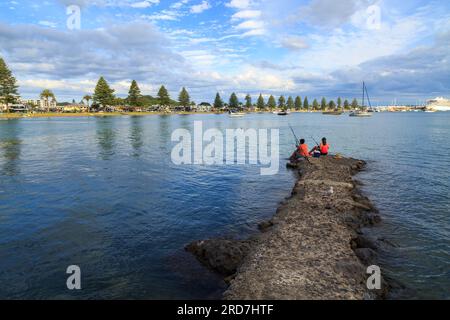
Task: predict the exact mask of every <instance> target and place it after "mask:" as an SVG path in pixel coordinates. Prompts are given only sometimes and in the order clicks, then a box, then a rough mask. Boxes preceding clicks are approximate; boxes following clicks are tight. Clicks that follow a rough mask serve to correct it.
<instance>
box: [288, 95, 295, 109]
mask: <svg viewBox="0 0 450 320" xmlns="http://www.w3.org/2000/svg"><path fill="white" fill-rule="evenodd" d="M294 107H295V104H294V99H292V97H291V96H289V98H288V100H287V108H288V109H290V110H293V109H294Z"/></svg>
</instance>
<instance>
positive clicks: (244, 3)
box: [226, 0, 250, 9]
mask: <svg viewBox="0 0 450 320" xmlns="http://www.w3.org/2000/svg"><path fill="white" fill-rule="evenodd" d="M226 6H227V7H230V8H237V9H246V8H248V7H249V6H250V0H231V1H230V2H229V3H227V4H226Z"/></svg>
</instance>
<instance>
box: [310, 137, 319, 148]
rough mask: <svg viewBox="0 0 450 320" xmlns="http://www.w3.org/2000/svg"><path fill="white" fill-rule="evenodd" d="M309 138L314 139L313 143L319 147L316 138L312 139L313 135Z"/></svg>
mask: <svg viewBox="0 0 450 320" xmlns="http://www.w3.org/2000/svg"><path fill="white" fill-rule="evenodd" d="M311 139H313V140H314V143H315V144H316V146H318V147H320V144H319V143H317V140H316V139H314V137H313V136H311Z"/></svg>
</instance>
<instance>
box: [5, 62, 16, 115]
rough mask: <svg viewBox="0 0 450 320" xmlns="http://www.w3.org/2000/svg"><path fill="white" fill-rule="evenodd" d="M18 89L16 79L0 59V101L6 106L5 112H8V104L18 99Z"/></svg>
mask: <svg viewBox="0 0 450 320" xmlns="http://www.w3.org/2000/svg"><path fill="white" fill-rule="evenodd" d="M18 88H19V87H18V86H17V84H16V78H14V76H13V75H12V72H11V70H9V68H8V66H7V65H6V63H5V61H4V60H3V59H2V58H1V57H0V101H2V102H3V103H4V104H5V105H6V112H9V104H10V103H14V102H16V100H17V99H18V98H19V93H18V91H17V90H18Z"/></svg>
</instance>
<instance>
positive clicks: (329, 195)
mask: <svg viewBox="0 0 450 320" xmlns="http://www.w3.org/2000/svg"><path fill="white" fill-rule="evenodd" d="M365 164H366V163H365V162H364V161H361V160H356V159H351V158H342V157H336V156H327V157H321V158H311V159H309V161H306V160H305V161H301V162H300V163H298V164H297V165H295V166H293V167H294V168H293V169H295V170H298V173H299V179H298V181H297V183H296V184H295V187H294V189H293V191H292V195H291V197H290V198H288V199H287V200H286V201H284V202H283V203H282V204H281V205H280V207H279V208H278V210H277V212H276V214H275V215H274V217H273V218H272V219H271V220H270V221H264V222H262V223H260V225H259V229H260V231H261V233H259V234H257V235H255V236H253V237H251V238H250V239H248V240H236V241H234V240H225V239H210V240H201V241H196V242H193V243H191V244H189V245H188V246H187V247H186V250H187V251H189V252H191V253H192V254H194V255H195V256H196V257H197V259H198V260H199V261H200V262H201V263H203V264H204V265H205V266H207V267H208V268H210V269H212V270H214V271H216V272H219V273H221V274H222V275H223V276H224V279H225V281H226V282H227V283H228V284H229V287H228V289H227V290H226V292H225V293H224V298H225V299H251V300H259V299H377V298H383V297H385V295H386V293H387V290H388V289H387V287H388V286H387V285H386V283H385V282H384V280H383V286H382V289H381V290H375V291H373V290H372V291H369V290H368V289H367V285H366V281H367V277H368V276H369V275H368V274H366V271H367V267H368V266H369V265H372V264H376V260H377V247H378V245H377V243H376V241H373V240H371V239H369V238H367V237H366V236H364V234H363V233H362V231H361V230H362V228H363V227H365V226H368V225H373V224H376V223H378V222H379V221H380V217H379V215H378V214H377V210H376V208H375V207H374V206H373V205H372V203H371V202H370V200H369V199H368V198H367V197H365V196H363V195H362V194H361V192H360V191H359V189H358V183H357V182H356V181H355V180H354V179H353V175H355V174H356V173H357V172H359V171H360V170H362V169H363V167H364V166H365Z"/></svg>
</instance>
